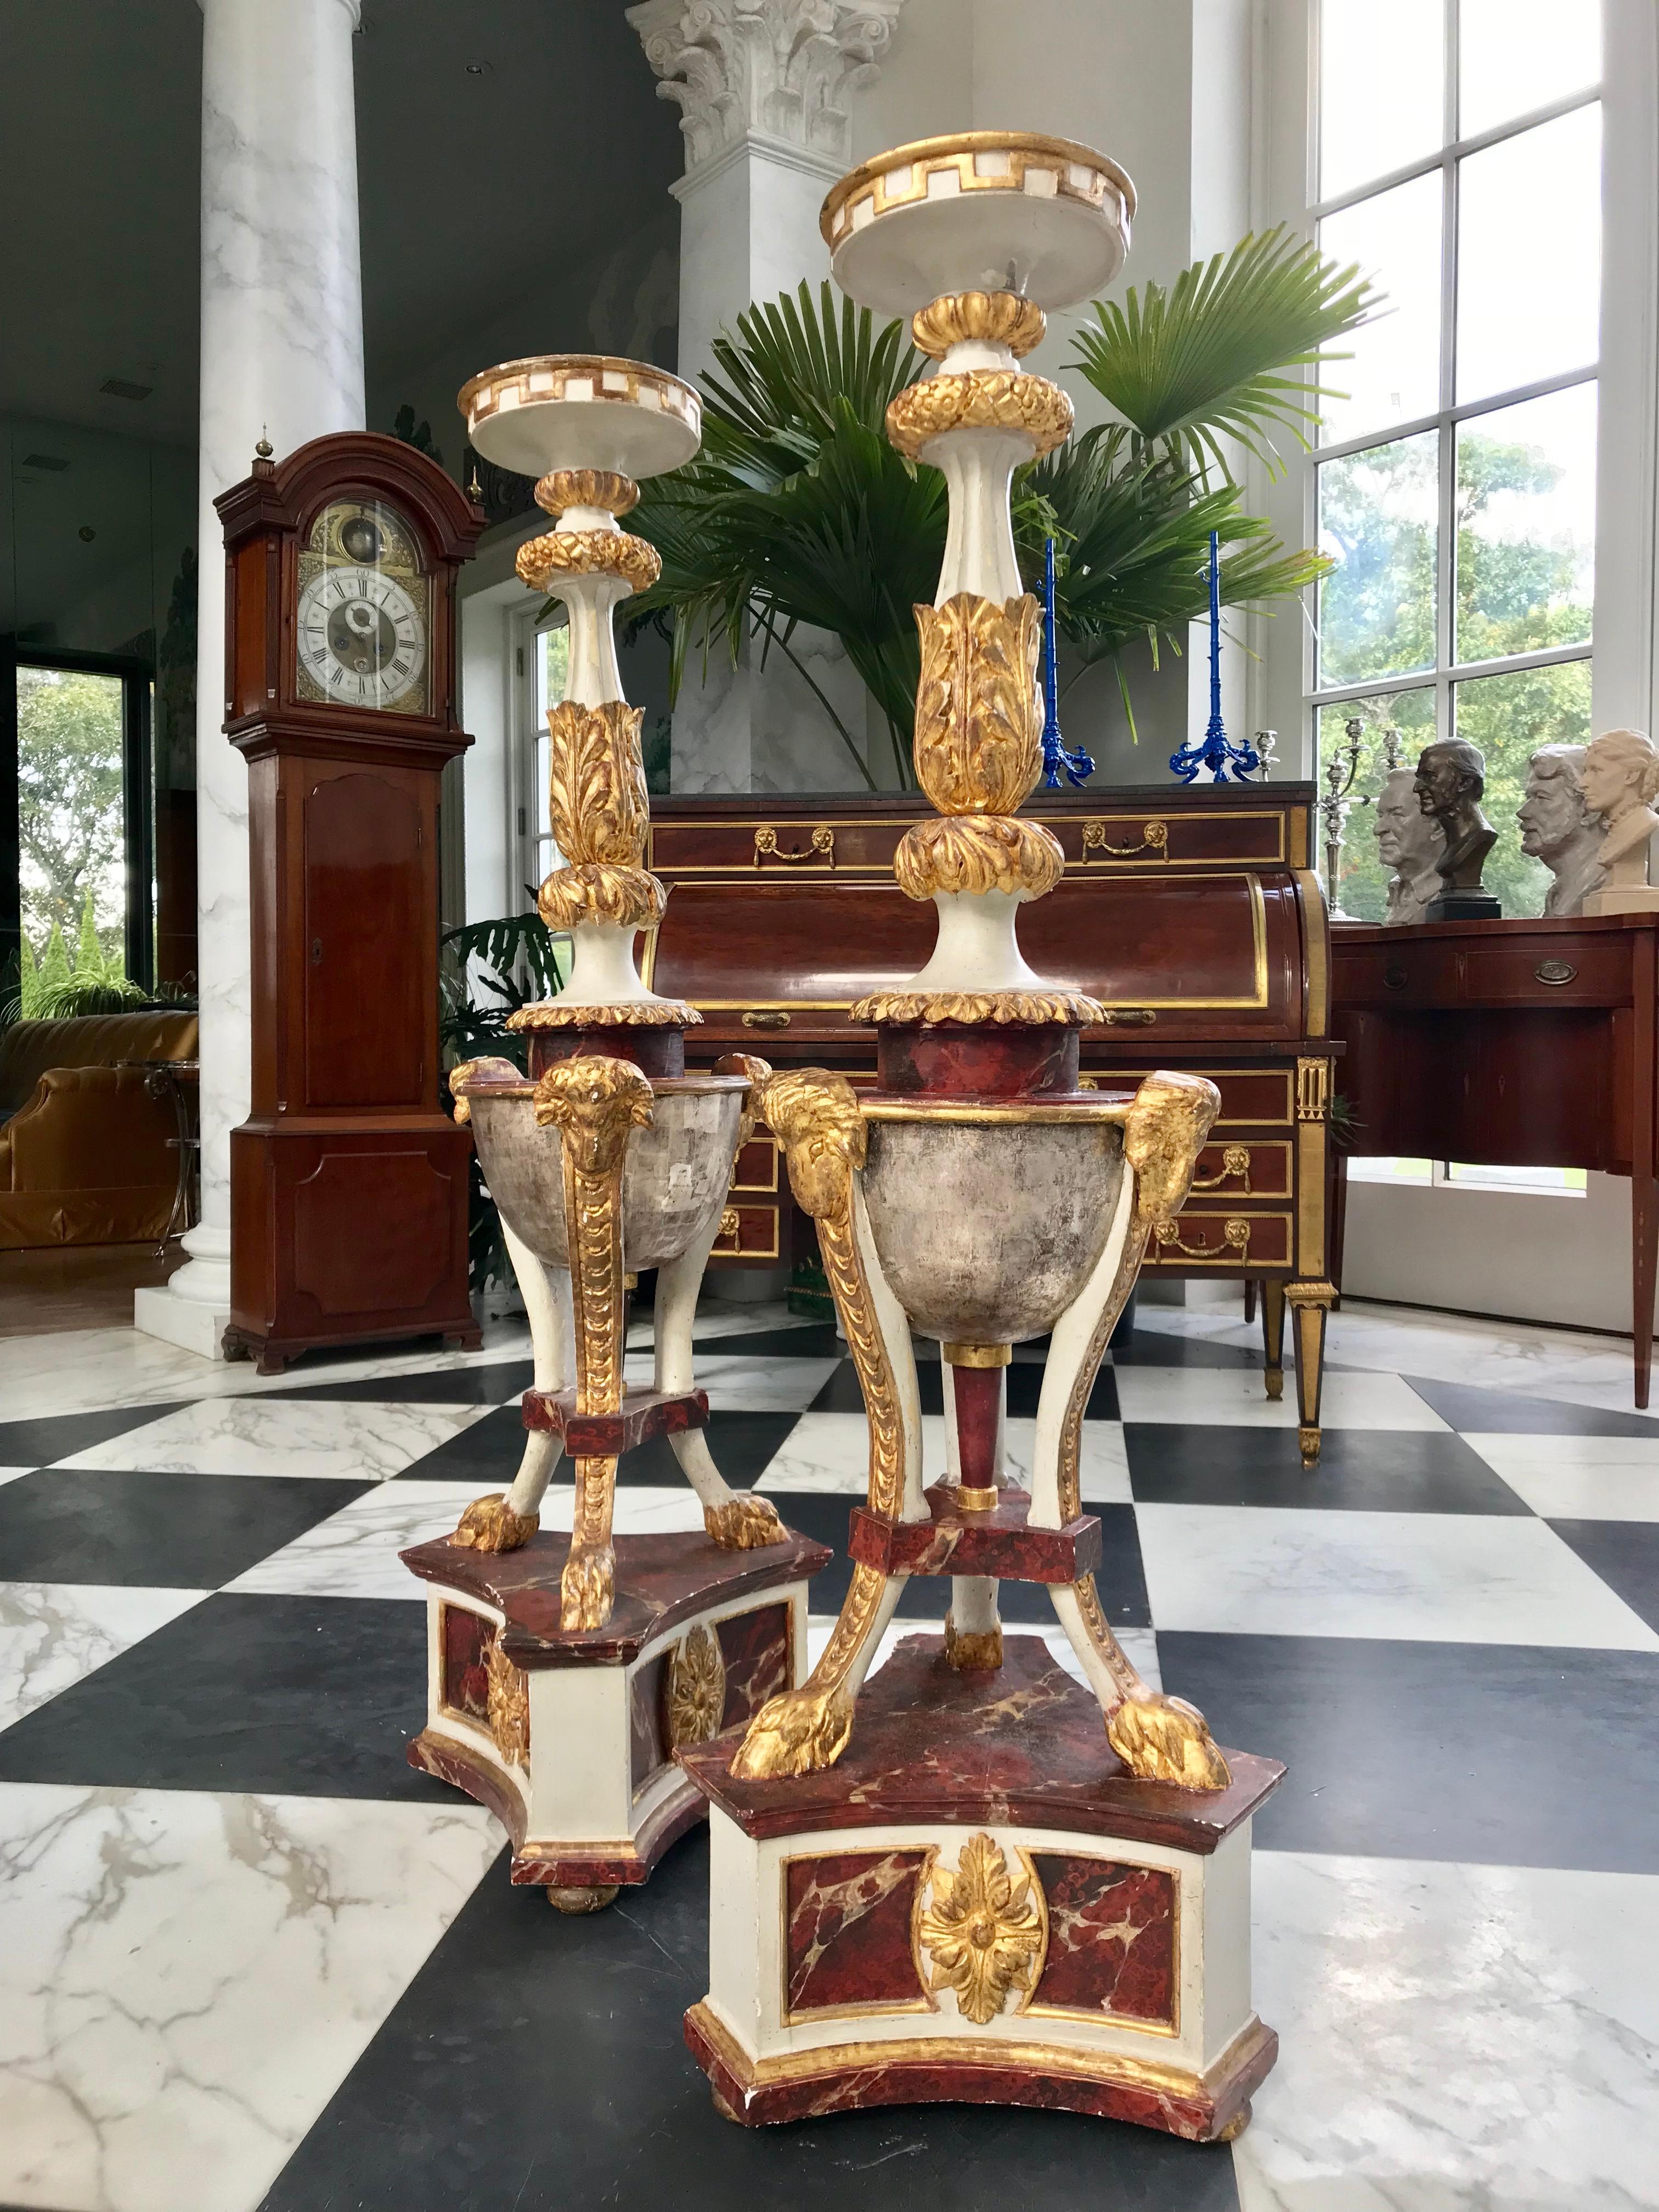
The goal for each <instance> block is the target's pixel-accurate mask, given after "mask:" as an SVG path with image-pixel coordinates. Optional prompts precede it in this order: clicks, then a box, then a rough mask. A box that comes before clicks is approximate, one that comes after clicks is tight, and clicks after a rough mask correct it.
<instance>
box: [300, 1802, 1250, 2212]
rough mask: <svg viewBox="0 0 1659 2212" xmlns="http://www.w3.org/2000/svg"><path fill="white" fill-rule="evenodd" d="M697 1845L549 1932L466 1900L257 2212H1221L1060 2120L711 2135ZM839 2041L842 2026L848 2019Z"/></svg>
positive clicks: (1136, 2145) (1170, 2147)
mask: <svg viewBox="0 0 1659 2212" xmlns="http://www.w3.org/2000/svg"><path fill="white" fill-rule="evenodd" d="M707 1987H708V1842H707V1837H706V1833H705V1832H704V1831H702V1829H697V1830H695V1831H694V1832H692V1834H691V1835H690V1836H688V1837H687V1838H685V1840H684V1842H683V1843H681V1844H678V1845H677V1846H676V1847H675V1849H674V1850H672V1851H671V1852H670V1853H669V1855H668V1857H666V1858H665V1860H664V1862H663V1863H662V1864H661V1865H660V1866H659V1868H658V1869H657V1871H656V1873H655V1874H654V1875H653V1877H652V1879H651V1881H650V1882H649V1883H648V1884H647V1886H646V1887H644V1888H643V1889H638V1890H624V1891H623V1894H622V1896H621V1897H620V1898H619V1899H618V1900H617V1903H616V1904H615V1905H612V1906H611V1907H610V1909H609V1910H608V1911H604V1912H599V1913H594V1914H593V1915H592V1916H591V1917H583V1918H580V1919H577V1918H566V1917H563V1916H562V1915H559V1914H556V1913H553V1912H551V1911H550V1910H549V1909H548V1906H547V1904H546V1902H545V1900H544V1899H543V1897H542V1895H541V1893H540V1892H539V1891H538V1890H534V1889H514V1888H513V1887H512V1886H511V1885H510V1884H509V1883H508V1881H507V1869H506V1863H505V1858H503V1860H502V1862H501V1863H500V1864H499V1865H498V1866H497V1867H496V1868H495V1869H493V1870H492V1872H491V1873H490V1874H489V1875H487V1876H486V1877H485V1879H484V1880H483V1881H482V1882H481V1883H480V1884H479V1886H478V1887H477V1890H476V1891H475V1892H474V1893H473V1894H472V1897H471V1899H470V1900H469V1901H468V1903H467V1904H466V1905H465V1906H464V1907H463V1908H462V1911H460V1913H459V1915H458V1917H457V1918H456V1920H455V1922H454V1923H453V1926H452V1927H451V1928H450V1929H448V1931H447V1934H446V1935H445V1936H442V1937H441V1940H440V1941H439V1942H438V1944H437V1947H436V1948H435V1950H434V1951H433V1953H432V1954H431V1956H430V1957H429V1958H428V1960H427V1962H426V1964H425V1965H424V1966H422V1969H421V1971H420V1972H419V1973H418V1974H416V1977H415V1978H414V1980H413V1981H412V1982H411V1983H410V1986H409V1988H408V1989H407V1990H405V1991H404V1995H403V1996H402V1997H401V1998H400V1999H399V2000H398V2003H397V2005H396V2006H395V2007H394V2008H393V2009H392V2012H391V2013H390V2014H389V2015H388V2016H387V2018H386V2021H384V2023H383V2024H382V2026H381V2027H380V2032H379V2033H378V2034H377V2035H376V2036H375V2037H374V2040H373V2042H371V2043H370V2045H368V2049H367V2050H366V2051H364V2053H363V2055H362V2057H361V2058H360V2059H359V2060H358V2062H357V2063H356V2066H355V2067H353V2069H352V2070H351V2072H350V2073H349V2075H347V2076H346V2078H345V2080H344V2081H343V2082H342V2083H341V2085H340V2087H339V2088H338V2089H337V2091H336V2093H335V2094H334V2096H333V2097H332V2099H331V2100H330V2102H329V2103H328V2105H327V2106H325V2108H324V2110H323V2112H321V2114H320V2115H319V2118H318V2119H317V2120H316V2122H315V2124H313V2127H312V2129H311V2131H310V2133H309V2134H308V2135H307V2136H306V2138H305V2140H304V2141H303V2142H301V2145H300V2146H299V2148H298V2149H296V2150H295V2153H294V2154H293V2156H292V2157H291V2158H290V2159H289V2162H288V2164H287V2166H285V2167H284V2168H283V2172H282V2173H281V2174H280V2175H279V2177H278V2178H277V2179H276V2183H275V2185H273V2187H272V2188H271V2189H270V2191H269V2193H268V2194H267V2196H266V2197H264V2202H263V2204H262V2205H261V2207H260V2208H259V2212H324V2208H327V2212H348V2208H349V2212H586V2209H587V2208H589V2207H599V2206H601V2205H613V2204H614V2205H623V2206H633V2207H638V2208H641V2212H656V2208H659V2207H662V2206H667V2205H672V2206H675V2207H676V2208H678V2212H731V2208H732V2207H733V2206H734V2205H745V2204H748V2205H762V2204H765V2205H787V2206H789V2207H790V2208H791V2212H847V2208H848V2207H849V2206H854V2205H856V2206H857V2207H858V2208H859V2212H998V2209H999V2208H1001V2207H1005V2206H1007V2205H1010V2204H1018V2206H1019V2207H1020V2212H1077V2208H1078V2207H1079V2206H1080V2205H1085V2204H1100V2205H1103V2206H1105V2205H1109V2206H1111V2207H1112V2208H1114V2212H1236V2207H1237V2203H1238V2195H1237V2185H1236V2183H1235V2181H1234V2179H1233V2166H1232V2157H1231V2152H1230V2151H1229V2150H1228V2149H1226V2148H1208V2147H1206V2148H1200V2147H1198V2146H1197V2145H1194V2144H1191V2143H1182V2142H1175V2141H1173V2140H1172V2139H1171V2138H1170V2137H1168V2136H1159V2135H1155V2134H1153V2133H1152V2131H1151V2130H1146V2129H1142V2128H1131V2127H1124V2126H1121V2125H1118V2124H1115V2123H1114V2122H1112V2121H1109V2120H1094V2119H1085V2118H1079V2117H1078V2116H1076V2115H1074V2114H1070V2113H1063V2112H995V2111H987V2110H983V2109H981V2108H979V2107H977V2106H951V2105H936V2106H927V2105H922V2106H914V2107H911V2108H908V2109H903V2108H892V2109H890V2110H887V2111H884V2112H850V2113H843V2114H842V2115H840V2116H838V2117H837V2118H833V2119H828V2120H815V2121H810V2122H805V2123H802V2124H799V2125H797V2126H793V2127H779V2128H758V2129H749V2128H743V2127H738V2126H736V2125H734V2124H733V2123H732V2122H731V2121H730V2120H726V2119H722V2118H720V2116H719V2114H718V2113H716V2112H715V2111H714V2106H713V2104H712V2103H711V2101H710V2099H709V2094H708V2084H707V2082H706V2081H704V2079H703V2076H702V2073H701V2072H700V2071H699V2069H698V2068H697V2066H696V2062H695V2061H694V2060H693V2058H692V2057H691V2055H690V2052H689V2051H687V2050H686V2048H685V2045H684V2040H683V2039H682V2031H681V2019H682V2016H683V2015H684V2011H685V2009H686V2008H687V2007H688V2006H689V2005H691V2004H693V2003H695V2002H696V2001H697V1999H698V1998H700V1997H701V1996H702V1995H703V1992H704V1990H706V1989H707ZM854 2025H856V2024H854Z"/></svg>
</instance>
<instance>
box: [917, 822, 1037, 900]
mask: <svg viewBox="0 0 1659 2212" xmlns="http://www.w3.org/2000/svg"><path fill="white" fill-rule="evenodd" d="M1065 872H1066V855H1065V854H1064V852H1063V851H1062V850H1061V848H1060V840H1059V838H1057V837H1056V836H1054V832H1053V830H1051V829H1044V828H1043V826H1042V823H1040V822H1027V821H1024V819H1022V818H1021V817H1019V816H1018V815H1007V814H946V815H944V816H939V815H935V816H933V817H932V818H931V819H930V820H928V821H926V822H918V823H915V825H914V826H913V827H912V828H911V829H907V830H906V831H905V833H904V835H903V836H902V838H901V839H900V840H899V848H898V850H897V852H896V853H895V854H894V855H893V876H894V879H895V881H896V883H897V884H898V887H899V889H900V890H902V892H903V893H904V896H906V898H913V899H930V898H932V897H933V896H934V894H935V893H936V892H938V891H970V892H971V891H1006V892H1010V893H1012V892H1015V891H1024V893H1025V895H1026V896H1027V897H1028V898H1042V896H1044V894H1045V893H1047V892H1048V891H1051V890H1053V889H1054V885H1055V884H1057V883H1058V882H1059V881H1060V878H1061V876H1062V875H1063V874H1064V873H1065Z"/></svg>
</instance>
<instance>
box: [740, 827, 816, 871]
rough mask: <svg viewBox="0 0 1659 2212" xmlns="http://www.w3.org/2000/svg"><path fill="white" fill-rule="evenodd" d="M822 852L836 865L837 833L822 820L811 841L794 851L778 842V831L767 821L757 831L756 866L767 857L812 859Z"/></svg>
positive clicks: (774, 858)
mask: <svg viewBox="0 0 1659 2212" xmlns="http://www.w3.org/2000/svg"><path fill="white" fill-rule="evenodd" d="M820 853H822V854H823V855H824V856H825V857H826V859H827V860H829V865H830V866H831V867H832V868H833V867H834V866H835V865H836V833H835V831H834V830H833V829H831V828H830V827H829V823H827V822H820V823H818V825H817V829H814V830H813V832H812V835H811V840H810V842H808V843H806V844H805V845H798V846H796V848H794V850H793V852H791V851H789V850H787V848H785V847H784V846H782V845H780V844H779V842H778V833H777V831H776V830H775V829H773V828H772V826H771V824H770V823H766V824H764V825H763V827H762V828H760V829H757V830H756V832H755V866H757V867H759V866H760V864H761V862H762V861H763V860H766V859H772V860H811V859H812V858H813V857H814V856H815V855H816V854H820Z"/></svg>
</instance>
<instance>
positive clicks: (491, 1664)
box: [484, 1633, 530, 1766]
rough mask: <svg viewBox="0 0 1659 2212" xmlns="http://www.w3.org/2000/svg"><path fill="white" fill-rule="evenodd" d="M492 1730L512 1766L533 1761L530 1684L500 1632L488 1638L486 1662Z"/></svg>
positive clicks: (504, 1755) (498, 1746)
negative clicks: (507, 1652) (509, 1655)
mask: <svg viewBox="0 0 1659 2212" xmlns="http://www.w3.org/2000/svg"><path fill="white" fill-rule="evenodd" d="M484 1664H485V1671H486V1676H487V1680H488V1684H489V1687H488V1692H487V1710H488V1711H489V1733H490V1735H493V1736H494V1737H495V1748H496V1750H497V1751H498V1752H500V1753H501V1757H502V1758H503V1759H505V1760H506V1761H507V1765H509V1766H528V1765H529V1764H530V1685H529V1682H528V1681H527V1680H526V1678H525V1676H524V1675H523V1674H521V1673H520V1670H519V1669H518V1668H516V1667H515V1666H514V1665H513V1662H512V1661H511V1660H510V1659H509V1658H508V1657H507V1654H506V1652H505V1651H503V1650H502V1649H501V1637H500V1634H499V1633H497V1634H496V1635H495V1636H493V1637H492V1638H490V1641H489V1656H488V1658H487V1659H486V1661H485V1662H484Z"/></svg>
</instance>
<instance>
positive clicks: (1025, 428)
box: [519, 368, 1073, 575]
mask: <svg viewBox="0 0 1659 2212" xmlns="http://www.w3.org/2000/svg"><path fill="white" fill-rule="evenodd" d="M1072 422H1073V408H1072V403H1071V401H1070V399H1068V398H1067V397H1066V394H1065V392H1062V391H1061V390H1060V386H1059V385H1057V384H1050V383H1049V381H1048V378H1047V377H1046V376H1032V375H1030V374H1028V373H1027V372H1026V371H1025V370H1024V369H1013V368H969V369H964V370H963V371H961V372H960V373H959V374H945V373H944V372H942V371H941V372H940V373H939V374H938V375H935V376H925V377H923V378H922V380H921V383H920V384H908V385H907V386H905V388H904V390H903V391H902V392H900V393H899V394H898V396H897V398H895V399H891V400H890V401H889V402H888V405H887V435H888V438H889V440H890V442H891V443H892V444H893V445H895V446H896V447H897V448H898V450H899V452H900V453H902V454H903V455H904V457H905V459H907V460H911V461H914V460H918V459H921V451H922V448H923V447H924V446H926V445H927V444H928V443H930V441H932V440H933V439H934V438H938V437H942V436H943V435H944V434H945V432H946V431H947V430H1013V431H1018V433H1020V435H1023V436H1024V437H1027V438H1029V439H1030V441H1031V453H1032V455H1033V458H1036V457H1037V456H1039V455H1041V454H1043V453H1053V451H1054V447H1056V446H1062V445H1064V444H1065V442H1066V439H1067V438H1069V437H1070V436H1071V435H1072ZM542 542H543V541H542V540H540V539H538V540H537V541H536V543H537V544H540V543H542ZM529 550H531V549H530V548H529V546H526V548H525V553H527V552H528V551H529ZM519 560H520V571H519V573H520V575H522V574H524V568H523V566H522V563H523V561H524V553H520V556H519Z"/></svg>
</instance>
